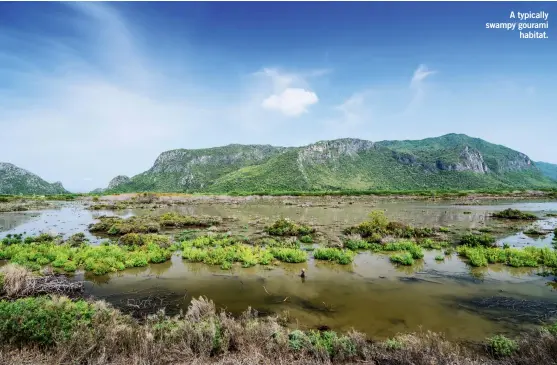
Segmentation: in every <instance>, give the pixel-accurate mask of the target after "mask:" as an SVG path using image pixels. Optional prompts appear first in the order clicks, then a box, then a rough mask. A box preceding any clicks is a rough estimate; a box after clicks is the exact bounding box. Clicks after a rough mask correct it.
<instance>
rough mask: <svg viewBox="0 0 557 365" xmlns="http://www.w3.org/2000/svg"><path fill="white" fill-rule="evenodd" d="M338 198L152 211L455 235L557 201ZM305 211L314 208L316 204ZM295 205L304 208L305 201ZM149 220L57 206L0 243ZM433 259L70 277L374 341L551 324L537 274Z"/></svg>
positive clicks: (155, 268) (545, 241)
mask: <svg viewBox="0 0 557 365" xmlns="http://www.w3.org/2000/svg"><path fill="white" fill-rule="evenodd" d="M339 201H340V204H328V205H327V206H298V205H286V204H284V203H278V204H277V203H275V204H262V203H246V204H239V205H215V204H206V205H192V206H172V207H168V208H164V209H159V210H157V212H163V211H179V212H182V213H188V214H208V215H221V216H227V217H236V218H237V219H238V221H237V222H236V223H235V226H234V227H232V228H231V229H232V230H240V231H242V230H245V229H246V228H245V227H247V230H248V231H250V232H252V231H253V230H254V229H255V228H254V227H256V226H257V224H254V222H258V224H263V223H266V222H268V221H272V220H274V219H276V218H278V217H281V216H283V217H290V218H292V219H295V220H298V221H303V222H307V223H310V224H313V225H316V226H317V229H318V230H320V231H323V232H325V233H327V234H328V235H329V236H335V235H338V234H339V233H340V231H341V230H342V228H344V227H346V226H349V225H352V224H355V223H358V222H361V221H362V220H364V219H365V218H366V215H367V213H368V212H369V211H370V210H372V209H384V210H385V211H386V215H387V216H388V217H389V218H390V219H393V220H399V221H402V222H405V223H410V224H414V225H417V226H422V225H425V226H446V227H450V228H451V230H467V229H479V228H486V227H488V228H489V227H491V228H494V229H495V230H498V229H501V227H503V228H505V227H506V223H505V224H502V223H501V222H500V221H497V220H494V219H491V218H489V214H491V213H493V212H494V211H498V210H501V209H506V208H508V207H512V208H515V209H521V210H528V211H532V212H536V214H539V216H540V217H543V216H544V214H545V213H546V212H550V211H553V212H557V203H555V202H518V203H513V204H509V203H508V202H507V203H505V204H491V205H482V206H455V205H450V204H448V203H446V202H444V203H443V202H441V203H428V202H416V201H413V202H412V201H394V202H393V201H378V202H377V201H370V202H365V201H364V202H362V201H354V202H353V204H350V201H349V199H343V200H339ZM307 202H309V203H313V204H314V203H315V200H311V199H308V200H307ZM297 204H300V201H297ZM301 204H302V205H304V204H305V203H304V200H303V199H302V202H301ZM465 212H470V214H465ZM149 213H152V212H151V211H149V210H140V209H135V210H134V209H132V210H124V211H117V212H103V211H94V212H91V211H88V210H85V209H83V206H82V205H80V204H78V203H61V204H59V207H58V209H55V210H46V211H39V212H24V213H21V212H20V213H0V226H1V227H3V228H0V237H3V236H5V235H6V234H8V233H23V232H26V233H27V234H38V233H41V232H52V233H64V234H65V235H66V236H69V235H71V234H73V233H77V232H85V233H86V235H87V236H88V238H90V239H91V241H92V242H93V243H98V242H99V240H100V238H99V237H95V236H93V235H91V234H89V233H88V232H87V230H86V228H87V225H88V224H89V223H92V222H93V221H94V219H95V217H98V216H100V215H103V214H116V215H120V216H129V215H143V214H149ZM261 222H263V223H261ZM513 224H514V223H513ZM536 224H538V223H536ZM541 224H542V225H543V226H542V227H543V228H547V229H549V228H551V227H553V226H554V225H555V224H557V220H556V219H545V218H544V220H543V221H541ZM528 225H529V224H528V223H527V224H524V226H528ZM242 227H244V228H242ZM507 230H508V229H507ZM499 236H500V242H506V243H510V244H511V245H516V246H521V245H530V244H531V245H536V246H545V245H550V244H551V240H552V238H553V235H552V234H549V235H547V236H546V237H543V238H532V237H528V236H525V235H523V234H521V233H517V234H514V233H511V234H509V233H506V234H502V235H501V234H500V235H499ZM439 254H441V252H439V251H426V256H425V258H424V260H418V261H417V262H416V264H415V265H413V266H412V267H396V266H394V265H392V264H391V263H390V262H389V259H388V256H386V255H381V254H369V253H362V254H359V255H358V256H357V257H356V259H355V261H354V263H353V264H351V265H346V266H340V265H331V264H327V263H323V262H315V261H313V260H310V261H309V262H307V263H304V264H295V265H294V264H282V265H280V266H279V267H270V268H265V267H254V268H248V269H244V268H241V267H234V268H233V269H232V270H229V271H223V270H220V268H219V267H211V266H207V265H204V264H191V263H185V262H184V261H183V260H182V259H181V258H180V256H179V255H175V256H174V257H173V258H172V260H171V261H170V262H166V263H163V264H157V265H151V266H149V267H145V268H136V269H130V270H126V271H125V272H120V273H115V274H112V275H105V276H98V277H96V276H92V275H89V274H85V275H84V274H83V273H81V274H77V275H76V279H85V280H87V281H88V282H87V285H86V288H87V293H89V294H92V295H94V296H96V297H100V298H105V299H106V300H108V301H110V302H112V303H114V304H116V305H118V306H120V307H122V308H123V309H126V308H130V306H133V305H137V303H138V301H139V300H151V301H156V300H160V301H162V302H160V303H159V304H161V303H162V304H163V305H164V306H166V307H167V311H168V312H169V313H176V312H178V311H179V310H180V309H182V310H185V309H186V308H187V305H188V303H189V302H190V300H191V298H193V297H199V296H201V295H203V296H207V297H208V298H210V299H212V300H213V301H214V302H215V303H216V304H217V306H219V307H221V308H226V309H227V310H228V311H231V312H232V313H235V314H239V313H241V312H242V311H244V310H245V309H247V308H248V307H249V306H251V307H253V308H255V309H257V310H259V311H261V312H262V313H282V312H283V311H288V312H289V314H290V317H291V318H293V319H294V322H293V323H294V324H293V325H296V323H297V324H298V325H299V326H300V327H303V328H316V327H318V326H323V325H325V326H329V327H331V328H333V329H337V330H349V329H351V328H355V329H357V330H360V331H363V332H365V333H367V334H368V335H369V336H372V337H377V338H385V337H389V336H392V335H395V334H396V333H398V332H407V331H413V330H418V329H419V328H420V326H421V328H423V329H427V330H434V331H442V332H444V333H446V335H447V336H448V337H450V338H460V339H481V338H484V337H485V336H487V335H490V334H493V333H496V332H510V333H512V332H514V331H518V330H519V329H521V328H523V327H524V326H531V325H533V324H534V323H539V321H540V320H544V319H546V318H542V317H543V313H544V311H543V310H541V309H539V308H547V307H549V308H556V309H557V291H556V290H554V289H553V288H552V287H551V286H549V285H547V283H548V278H544V277H541V276H538V275H536V273H537V272H538V269H524V268H522V269H516V268H509V267H505V266H500V265H492V266H490V267H489V268H470V267H469V266H468V265H466V263H465V262H463V261H462V260H461V259H460V258H459V257H457V256H456V255H453V256H450V257H446V258H445V260H444V261H442V262H437V261H436V260H435V259H434V257H435V256H436V255H439ZM310 256H311V255H310ZM301 268H306V269H307V273H308V277H307V278H306V280H305V281H302V280H301V278H300V277H299V276H298V274H299V272H300V270H301ZM485 298H496V299H490V302H489V303H490V304H489V305H487V306H486V305H485V303H484V302H482V301H481V300H482V299H485ZM497 298H499V300H500V302H503V303H510V302H509V301H516V303H518V304H516V303H515V304H516V305H515V304H512V305H501V303H498V302H497ZM163 299H164V300H163ZM481 303H484V304H481ZM512 303H514V302H512ZM490 307H491V308H490ZM513 307H514V308H515V311H513V310H512V308H513ZM524 308H526V309H524ZM528 308H531V310H530V309H528ZM535 308H538V309H535ZM547 312H549V311H547V310H545V313H547Z"/></svg>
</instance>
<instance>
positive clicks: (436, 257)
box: [435, 255, 445, 261]
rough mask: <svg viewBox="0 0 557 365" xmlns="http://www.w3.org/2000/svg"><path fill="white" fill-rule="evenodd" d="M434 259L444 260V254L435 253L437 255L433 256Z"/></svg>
mask: <svg viewBox="0 0 557 365" xmlns="http://www.w3.org/2000/svg"><path fill="white" fill-rule="evenodd" d="M435 260H436V261H445V256H443V255H437V256H435Z"/></svg>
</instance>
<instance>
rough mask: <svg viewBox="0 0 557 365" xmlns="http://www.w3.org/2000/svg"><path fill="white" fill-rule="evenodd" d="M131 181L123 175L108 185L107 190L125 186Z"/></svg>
mask: <svg viewBox="0 0 557 365" xmlns="http://www.w3.org/2000/svg"><path fill="white" fill-rule="evenodd" d="M130 181H131V179H130V178H129V177H127V176H125V175H118V176H116V177H115V178H114V179H112V180H110V182H109V183H108V189H109V190H110V189H116V188H117V187H118V186H120V185H123V184H127V183H129V182H130Z"/></svg>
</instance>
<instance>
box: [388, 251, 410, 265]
mask: <svg viewBox="0 0 557 365" xmlns="http://www.w3.org/2000/svg"><path fill="white" fill-rule="evenodd" d="M390 260H391V262H394V263H396V264H400V265H406V266H411V265H413V264H414V258H413V257H412V255H411V254H410V253H408V252H403V253H400V254H394V255H391V257H390Z"/></svg>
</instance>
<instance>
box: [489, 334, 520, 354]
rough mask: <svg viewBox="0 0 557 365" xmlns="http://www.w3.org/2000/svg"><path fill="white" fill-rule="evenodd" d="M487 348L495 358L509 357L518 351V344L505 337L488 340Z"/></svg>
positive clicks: (498, 336) (496, 336)
mask: <svg viewBox="0 0 557 365" xmlns="http://www.w3.org/2000/svg"><path fill="white" fill-rule="evenodd" d="M487 348H488V352H490V353H491V354H492V355H493V356H494V357H508V356H511V355H512V354H513V353H514V352H516V351H518V343H517V342H516V341H514V340H511V339H510V338H507V337H505V336H503V335H495V336H493V337H491V338H488V339H487Z"/></svg>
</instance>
